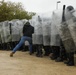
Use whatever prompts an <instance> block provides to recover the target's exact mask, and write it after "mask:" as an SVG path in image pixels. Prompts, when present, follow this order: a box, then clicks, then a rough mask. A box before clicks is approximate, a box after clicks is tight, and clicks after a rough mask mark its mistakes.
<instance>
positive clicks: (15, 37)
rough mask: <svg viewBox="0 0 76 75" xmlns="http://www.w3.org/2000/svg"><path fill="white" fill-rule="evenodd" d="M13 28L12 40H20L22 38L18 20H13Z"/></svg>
mask: <svg viewBox="0 0 76 75" xmlns="http://www.w3.org/2000/svg"><path fill="white" fill-rule="evenodd" d="M11 24H12V25H11V29H12V42H15V41H19V40H20V30H19V24H18V23H17V20H14V21H11Z"/></svg>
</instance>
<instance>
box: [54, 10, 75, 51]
mask: <svg viewBox="0 0 76 75" xmlns="http://www.w3.org/2000/svg"><path fill="white" fill-rule="evenodd" d="M64 12H65V9H64V10H63V14H62V21H61V23H60V24H59V22H58V21H57V22H56V24H57V25H56V26H57V29H58V32H59V34H60V37H61V39H62V42H63V44H64V47H65V49H66V52H74V49H75V44H74V41H73V38H72V36H71V33H70V30H69V28H68V24H67V22H66V20H65V19H66V18H65V17H64V15H66V14H64ZM55 16H56V17H55V19H56V20H57V19H58V18H57V17H58V16H57V15H55ZM66 17H68V14H67V15H66ZM70 18H71V17H70ZM70 18H68V19H70ZM68 19H67V20H68Z"/></svg>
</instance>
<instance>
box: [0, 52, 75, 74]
mask: <svg viewBox="0 0 76 75" xmlns="http://www.w3.org/2000/svg"><path fill="white" fill-rule="evenodd" d="M10 52H11V51H0V75H76V66H70V67H69V66H66V65H65V64H64V63H63V62H55V61H54V60H50V58H49V57H42V58H38V57H36V56H35V55H29V53H28V52H20V51H17V52H16V54H15V55H14V57H9V54H10Z"/></svg>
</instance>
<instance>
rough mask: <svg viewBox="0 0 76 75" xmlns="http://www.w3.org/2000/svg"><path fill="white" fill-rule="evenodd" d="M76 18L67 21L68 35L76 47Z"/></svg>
mask: <svg viewBox="0 0 76 75" xmlns="http://www.w3.org/2000/svg"><path fill="white" fill-rule="evenodd" d="M75 19H76V18H74V17H72V18H71V19H70V20H68V21H67V23H68V28H69V30H70V33H71V35H72V38H73V40H74V43H75V46H76V20H75Z"/></svg>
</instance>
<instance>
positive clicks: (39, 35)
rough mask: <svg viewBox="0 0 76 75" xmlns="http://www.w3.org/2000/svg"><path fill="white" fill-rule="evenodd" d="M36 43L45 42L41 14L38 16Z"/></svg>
mask: <svg viewBox="0 0 76 75" xmlns="http://www.w3.org/2000/svg"><path fill="white" fill-rule="evenodd" d="M35 34H36V43H37V44H39V45H40V44H43V35H42V20H41V18H40V16H38V17H37V22H36V33H35Z"/></svg>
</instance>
